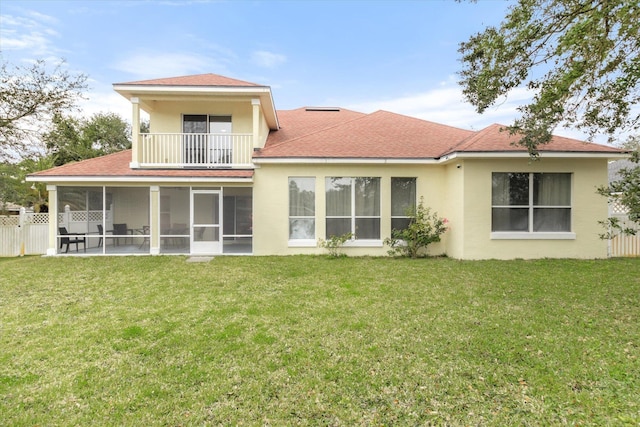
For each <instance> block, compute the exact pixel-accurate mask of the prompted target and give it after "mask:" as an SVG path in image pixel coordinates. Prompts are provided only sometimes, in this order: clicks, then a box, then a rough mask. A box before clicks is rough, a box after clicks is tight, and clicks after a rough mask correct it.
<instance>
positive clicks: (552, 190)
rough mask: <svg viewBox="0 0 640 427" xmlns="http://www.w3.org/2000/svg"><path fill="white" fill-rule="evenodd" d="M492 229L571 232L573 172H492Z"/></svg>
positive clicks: (494, 230)
mask: <svg viewBox="0 0 640 427" xmlns="http://www.w3.org/2000/svg"><path fill="white" fill-rule="evenodd" d="M491 205H492V209H491V231H493V232H520V233H541V232H570V231H571V174H568V173H502V172H500V173H493V174H492V193H491Z"/></svg>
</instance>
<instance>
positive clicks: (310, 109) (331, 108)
mask: <svg viewBox="0 0 640 427" xmlns="http://www.w3.org/2000/svg"><path fill="white" fill-rule="evenodd" d="M305 111H333V112H339V111H340V108H338V107H307V108H305Z"/></svg>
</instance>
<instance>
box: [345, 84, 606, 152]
mask: <svg viewBox="0 0 640 427" xmlns="http://www.w3.org/2000/svg"><path fill="white" fill-rule="evenodd" d="M532 97H533V94H532V93H531V91H529V90H527V89H525V88H517V89H514V90H512V91H511V93H510V94H509V96H508V97H506V98H502V99H500V100H498V102H496V104H495V105H494V106H492V107H490V108H488V109H487V110H485V112H484V113H483V114H479V113H477V112H476V111H475V109H474V107H473V106H472V105H471V104H469V103H467V102H465V101H464V98H463V95H462V90H461V88H460V87H458V86H457V85H454V84H451V83H450V82H445V83H443V84H441V85H440V87H439V88H437V89H432V90H429V91H426V92H422V93H417V94H415V95H408V96H402V97H399V98H392V99H386V100H373V101H369V102H362V103H356V104H351V105H347V106H345V108H349V109H353V110H356V111H362V112H366V113H370V112H373V111H376V110H387V111H391V112H394V113H399V114H404V115H407V116H411V117H417V118H419V119H423V120H429V121H432V122H436V123H442V124H446V125H449V126H455V127H459V128H462V129H470V130H481V129H483V128H485V127H487V126H489V125H491V124H493V123H499V124H502V125H510V124H511V123H513V121H514V120H515V119H516V118H517V117H518V116H519V115H520V113H519V112H518V110H517V108H518V106H520V105H522V104H524V103H527V102H529V101H530V100H531V99H532ZM554 134H556V135H560V136H565V137H568V138H575V139H580V140H586V139H587V135H586V134H585V133H583V132H580V131H578V130H575V129H572V128H565V127H562V126H559V127H558V128H556V129H555V131H554ZM595 142H598V143H605V142H606V141H605V139H604V138H596V141H595Z"/></svg>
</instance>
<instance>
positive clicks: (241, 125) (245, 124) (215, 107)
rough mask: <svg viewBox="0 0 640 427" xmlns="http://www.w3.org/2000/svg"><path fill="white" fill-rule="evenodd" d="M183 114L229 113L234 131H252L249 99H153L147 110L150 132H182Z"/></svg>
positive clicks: (251, 112) (251, 111) (251, 113)
mask: <svg viewBox="0 0 640 427" xmlns="http://www.w3.org/2000/svg"><path fill="white" fill-rule="evenodd" d="M183 114H209V115H221V116H226V115H230V116H231V120H232V123H233V132H234V133H251V132H253V107H252V106H251V99H246V100H243V101H215V102H211V101H209V102H206V101H181V102H177V101H155V102H154V103H153V111H150V112H149V124H150V129H149V131H150V132H151V133H175V132H182V115H183Z"/></svg>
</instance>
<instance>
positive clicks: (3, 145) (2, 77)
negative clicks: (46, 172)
mask: <svg viewBox="0 0 640 427" xmlns="http://www.w3.org/2000/svg"><path fill="white" fill-rule="evenodd" d="M86 80H87V77H86V76H85V75H84V74H71V73H69V72H68V71H66V70H64V69H63V63H62V62H61V63H58V64H57V65H55V66H53V68H51V67H50V66H49V65H48V64H47V63H46V62H45V61H44V60H37V61H35V62H34V63H33V64H31V65H29V66H11V65H9V64H8V63H7V62H5V61H3V62H2V63H1V64H0V160H1V159H8V158H13V159H19V158H22V157H25V154H28V153H30V152H31V151H33V148H34V147H32V146H30V143H31V142H33V141H34V140H36V139H37V137H38V136H39V134H40V133H41V132H42V129H43V126H48V125H49V123H50V121H51V118H52V117H53V116H54V115H55V114H56V113H62V112H63V111H69V110H71V109H73V108H74V106H75V104H76V102H77V101H78V100H79V99H80V98H82V93H83V91H84V90H86V88H87V85H86Z"/></svg>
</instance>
